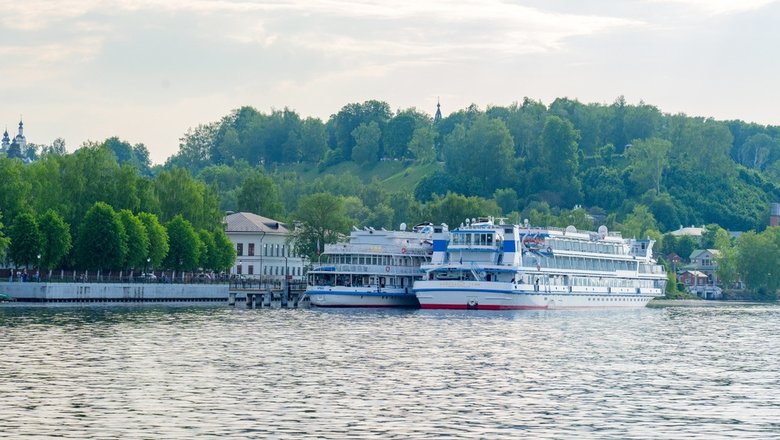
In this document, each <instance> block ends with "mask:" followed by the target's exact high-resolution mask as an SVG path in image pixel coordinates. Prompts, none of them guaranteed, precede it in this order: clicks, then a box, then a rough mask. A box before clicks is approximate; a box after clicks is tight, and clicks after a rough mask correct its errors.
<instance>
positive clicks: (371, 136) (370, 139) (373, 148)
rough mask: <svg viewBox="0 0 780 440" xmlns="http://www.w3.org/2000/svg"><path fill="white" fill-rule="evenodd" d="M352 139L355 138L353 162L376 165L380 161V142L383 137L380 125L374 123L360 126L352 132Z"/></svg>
mask: <svg viewBox="0 0 780 440" xmlns="http://www.w3.org/2000/svg"><path fill="white" fill-rule="evenodd" d="M352 137H354V138H355V146H354V148H353V149H352V160H353V161H355V162H357V163H359V164H372V163H376V161H377V160H378V159H379V140H380V138H381V137H382V131H381V130H380V129H379V124H377V123H376V122H374V121H371V122H369V123H368V124H365V123H364V124H360V125H358V126H357V128H355V129H354V130H352Z"/></svg>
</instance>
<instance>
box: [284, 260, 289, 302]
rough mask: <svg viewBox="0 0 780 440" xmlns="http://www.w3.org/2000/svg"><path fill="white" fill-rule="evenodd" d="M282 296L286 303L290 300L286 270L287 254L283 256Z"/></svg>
mask: <svg viewBox="0 0 780 440" xmlns="http://www.w3.org/2000/svg"><path fill="white" fill-rule="evenodd" d="M284 296H285V299H286V301H285V303H286V302H287V301H289V300H290V275H289V274H288V271H287V255H285V256H284Z"/></svg>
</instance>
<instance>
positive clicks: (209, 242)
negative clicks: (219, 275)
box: [198, 229, 219, 270]
mask: <svg viewBox="0 0 780 440" xmlns="http://www.w3.org/2000/svg"><path fill="white" fill-rule="evenodd" d="M198 236H199V238H200V242H201V245H202V246H201V253H200V264H199V266H200V267H202V268H203V269H204V270H217V266H218V264H219V261H218V258H219V256H218V253H217V243H216V241H214V235H213V234H212V233H211V232H209V231H207V230H205V229H201V230H200V231H198Z"/></svg>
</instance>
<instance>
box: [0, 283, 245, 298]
mask: <svg viewBox="0 0 780 440" xmlns="http://www.w3.org/2000/svg"><path fill="white" fill-rule="evenodd" d="M228 290H229V286H228V285H227V284H164V283H148V284H146V283H9V282H0V292H2V293H5V294H7V295H9V296H10V297H11V298H12V299H13V300H14V301H16V302H28V303H128V302H141V303H142V302H219V301H221V302H225V303H227V300H228Z"/></svg>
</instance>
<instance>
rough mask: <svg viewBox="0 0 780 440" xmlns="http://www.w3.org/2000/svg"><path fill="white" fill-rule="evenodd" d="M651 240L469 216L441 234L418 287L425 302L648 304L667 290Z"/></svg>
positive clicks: (459, 305)
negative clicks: (464, 221) (531, 225)
mask: <svg viewBox="0 0 780 440" xmlns="http://www.w3.org/2000/svg"><path fill="white" fill-rule="evenodd" d="M653 243H654V242H653V241H652V240H632V239H624V238H622V237H621V236H620V233H615V232H608V231H607V228H606V227H605V226H601V227H600V228H599V231H598V232H581V231H577V230H576V228H574V227H573V226H569V227H567V228H566V229H559V228H532V227H529V226H528V225H527V224H526V225H523V226H518V225H504V224H498V225H496V224H494V221H493V219H492V218H486V219H480V220H477V221H471V222H467V224H466V225H465V226H461V227H460V228H457V229H455V230H453V231H450V232H449V233H446V234H434V237H433V246H434V250H435V252H434V254H433V256H432V261H431V263H430V264H427V265H423V267H422V269H423V270H424V271H425V276H424V277H423V279H422V280H420V281H416V282H415V284H414V291H415V294H416V295H417V299H418V300H419V302H420V306H421V307H422V308H424V309H485V310H522V309H559V308H597V307H644V306H645V305H646V304H647V303H648V302H649V301H650V300H651V299H653V298H655V297H658V296H663V295H664V289H665V287H666V280H667V278H666V272H665V271H664V269H663V267H662V266H660V265H658V264H656V262H655V260H654V259H653V257H652V247H653Z"/></svg>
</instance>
